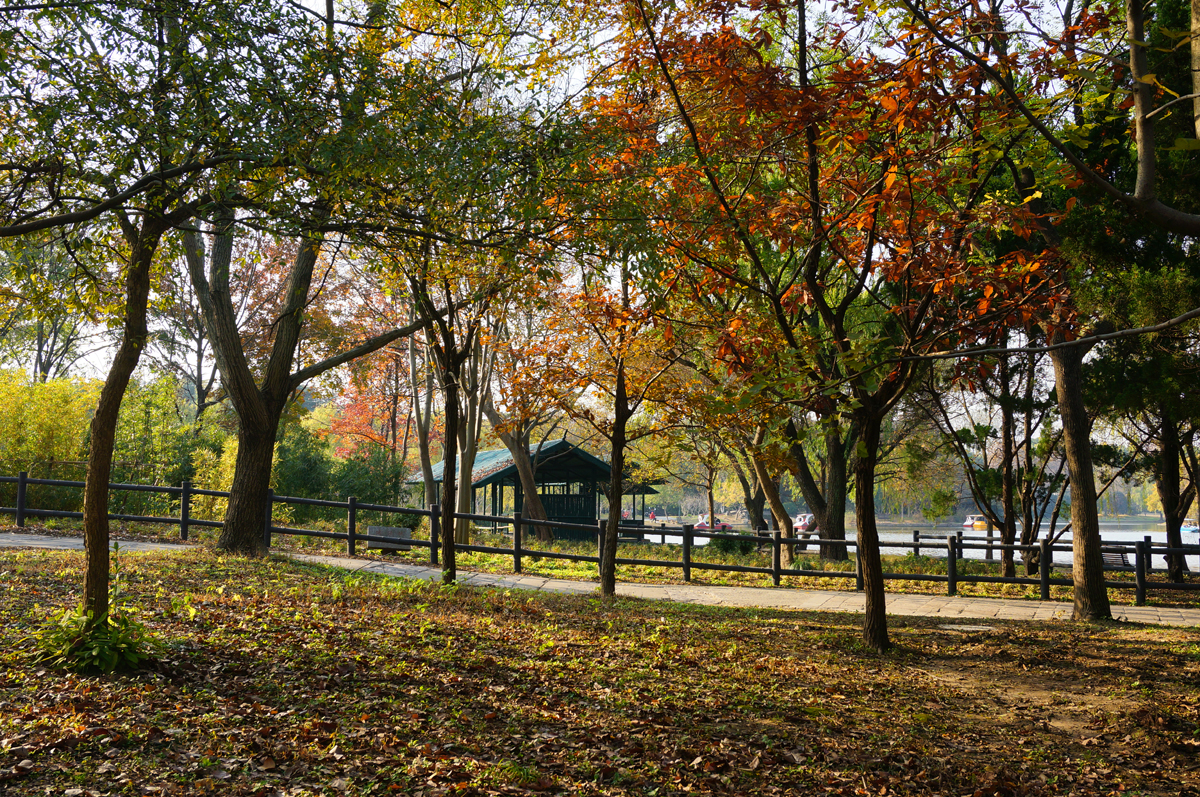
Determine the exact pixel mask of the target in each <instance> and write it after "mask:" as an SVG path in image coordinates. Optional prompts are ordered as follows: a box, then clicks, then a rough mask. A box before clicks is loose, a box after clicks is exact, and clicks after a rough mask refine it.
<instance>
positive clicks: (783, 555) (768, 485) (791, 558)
mask: <svg viewBox="0 0 1200 797" xmlns="http://www.w3.org/2000/svg"><path fill="white" fill-rule="evenodd" d="M750 462H751V464H752V465H753V466H754V475H755V476H757V477H758V483H759V485H760V486H761V487H762V489H763V493H764V494H765V495H766V497H767V506H769V507H771V515H772V517H774V518H775V527H776V528H777V529H779V531H780V535H781V536H782V537H785V538H790V537H791V536H792V518H791V516H790V515H789V514H788V511H787V509H785V508H784V506H783V501H782V500H781V499H780V498H779V490H778V488H777V487H776V485H775V480H774V479H772V478H771V474H769V473H768V472H767V466H766V465H765V464H764V463H763V461H762V459H761V458H760V457H759V456H757V455H756V454H751V455H750ZM780 548H781V550H780V556H779V564H780V566H781V567H789V568H790V567H791V566H792V565H793V564H795V561H796V555H795V551H793V550H792V546H791V545H783V546H780Z"/></svg>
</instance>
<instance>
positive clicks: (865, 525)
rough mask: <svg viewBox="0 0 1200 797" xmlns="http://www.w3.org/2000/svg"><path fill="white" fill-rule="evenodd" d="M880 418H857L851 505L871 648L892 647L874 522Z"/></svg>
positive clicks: (865, 629) (865, 638)
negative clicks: (856, 530)
mask: <svg viewBox="0 0 1200 797" xmlns="http://www.w3.org/2000/svg"><path fill="white" fill-rule="evenodd" d="M881 425H882V419H881V418H879V417H876V416H874V415H868V414H864V415H863V416H862V417H860V418H859V424H858V430H859V437H858V445H857V447H856V448H857V453H856V455H855V457H854V506H855V517H856V522H857V525H858V561H859V567H861V568H862V574H863V590H864V591H865V593H866V608H865V614H864V617H863V641H864V642H866V643H867V645H869V646H870V647H871V648H872V649H873V650H876V651H879V652H881V653H882V652H883V651H886V650H887V649H888V648H889V647H891V641H890V640H889V639H888V629H887V597H886V595H885V594H884V588H883V586H884V585H883V561H882V559H881V558H880V556H879V529H878V528H877V527H876V525H875V465H876V460H877V458H878V456H879V435H880V427H881Z"/></svg>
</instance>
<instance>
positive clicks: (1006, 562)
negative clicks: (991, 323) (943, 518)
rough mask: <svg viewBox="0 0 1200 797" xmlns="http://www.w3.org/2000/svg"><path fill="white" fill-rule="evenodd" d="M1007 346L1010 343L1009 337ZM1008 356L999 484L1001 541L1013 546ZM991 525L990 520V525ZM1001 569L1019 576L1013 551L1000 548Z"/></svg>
mask: <svg viewBox="0 0 1200 797" xmlns="http://www.w3.org/2000/svg"><path fill="white" fill-rule="evenodd" d="M1005 345H1006V346H1007V345H1008V339H1007V336H1006V337H1005ZM1008 380H1009V370H1008V357H1002V358H1001V359H1000V401H1001V404H1000V436H1001V438H1002V440H1003V447H1004V451H1003V455H1002V456H1003V470H1002V472H1001V483H1000V503H1001V504H1002V506H1003V508H1004V518H1003V521H1004V522H1003V524H1002V525H1001V526H1000V543H1001V544H1002V545H1012V544H1014V543H1015V542H1016V540H1017V510H1016V501H1015V495H1014V492H1015V489H1016V474H1015V472H1014V471H1015V470H1016V465H1017V463H1016V462H1015V458H1016V452H1015V450H1014V449H1015V448H1016V445H1015V440H1014V437H1015V435H1016V428H1015V423H1016V420H1015V418H1014V417H1013V396H1012V391H1011V390H1010V389H1009V384H1008ZM990 524H991V522H990V520H989V525H990ZM1000 568H1001V571H1002V574H1003V575H1004V577H1006V578H1014V577H1015V576H1016V575H1017V568H1016V563H1015V562H1014V560H1013V550H1012V549H1011V548H1003V549H1001V551H1000Z"/></svg>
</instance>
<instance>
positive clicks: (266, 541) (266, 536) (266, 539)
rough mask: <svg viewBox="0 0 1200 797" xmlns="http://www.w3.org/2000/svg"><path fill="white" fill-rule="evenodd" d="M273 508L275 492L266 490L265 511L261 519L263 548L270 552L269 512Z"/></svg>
mask: <svg viewBox="0 0 1200 797" xmlns="http://www.w3.org/2000/svg"><path fill="white" fill-rule="evenodd" d="M274 508H275V491H274V490H267V509H266V512H265V513H264V515H265V516H264V517H263V548H265V549H266V550H268V551H269V550H271V512H272V510H273V509H274Z"/></svg>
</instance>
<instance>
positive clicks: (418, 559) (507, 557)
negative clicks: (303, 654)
mask: <svg viewBox="0 0 1200 797" xmlns="http://www.w3.org/2000/svg"><path fill="white" fill-rule="evenodd" d="M304 525H305V526H311V527H312V528H319V529H321V530H325V531H341V532H345V527H344V524H342V525H341V526H338V525H337V524H327V523H322V522H308V521H306V522H305V523H304ZM43 528H49V529H50V531H51V532H52V533H58V534H63V535H66V536H82V529H81V527H80V526H79V524H78V521H65V522H64V521H59V522H58V523H57V524H55V525H54V526H52V527H43ZM360 528H361V529H364V530H365V528H366V525H365V523H363V524H360ZM9 530H15V529H11V528H10V529H9ZM25 530H26V531H31V532H37V531H40V530H41V528H38V527H30V528H27V529H25ZM112 536H113V538H114V539H134V540H142V541H157V542H169V543H179V542H180V540H179V529H178V527H174V526H156V525H151V524H142V523H138V524H133V523H114V524H113V533H112ZM190 537H191V539H190V540H189V541H190V542H192V543H195V544H198V545H212V544H214V543H215V542H216V538H217V532H216V531H214V530H212V529H193V530H192V531H191V535H190ZM414 537H416V538H418V539H428V532H427V531H425V530H424V529H418V530H417V531H416V532H415V533H414ZM472 542H473V543H475V544H479V545H490V546H494V547H497V548H509V549H511V546H512V539H511V537H509V536H506V535H504V534H496V533H492V532H490V531H489V530H487V529H476V530H475V532H474V533H473V535H472ZM271 545H272V550H277V551H286V552H297V553H311V554H325V555H334V556H344V555H346V543H345V542H344V541H342V540H335V539H327V538H321V537H302V536H292V535H284V534H275V535H273V536H272V540H271ZM523 547H524V548H525V549H526V550H529V551H530V554H529V555H527V556H525V557H523V561H522V566H523V572H524V573H527V574H530V575H535V576H543V577H546V578H564V579H572V580H577V581H594V580H596V579H597V578H598V575H597V570H596V565H595V564H594V563H589V562H575V561H571V560H566V559H554V558H547V557H542V558H538V557H537V556H536V550H538V549H539V547H540V549H541V550H544V551H553V552H559V553H571V554H578V555H584V556H594V555H595V553H596V550H595V545H594V544H592V543H583V542H570V541H555V542H552V543H548V544H544V543H538V542H537V541H536V540H532V539H529V538H528V537H526V538H525V540H524V542H523ZM931 547H932V546H931ZM357 555H358V556H360V557H363V558H374V559H381V560H386V561H396V562H404V563H413V564H422V565H427V564H429V551H428V549H427V548H413V549H412V550H410V551H407V552H394V553H386V554H385V553H383V552H380V551H368V550H367V546H366V544H365V543H362V542H360V543H359V545H358V548H357ZM617 556H618V558H625V559H661V560H665V561H673V562H679V561H681V560H682V545H677V544H667V545H659V544H657V543H654V544H648V543H623V544H622V545H620V546H619V548H618V552H617ZM852 556H853V554H852ZM1058 556H1059V561H1058V568H1057V569H1056V570H1055V571H1054V575H1055V577H1056V578H1070V568H1069V566H1068V565H1069V562H1067V561H1065V558H1066V555H1065V554H1063V553H1059V554H1058ZM692 561H693V564H694V565H698V566H696V567H694V568H693V570H692V582H693V583H697V584H711V585H714V586H745V587H770V586H772V584H773V582H772V579H771V576H770V574H761V573H739V572H729V571H716V570H704V569H703V568H702V565H703V564H704V563H714V564H726V565H730V564H731V565H744V566H752V567H770V564H771V560H770V553H769V548H767V547H764V548H763V549H762V551H754V552H752V553H750V554H747V555H738V554H727V553H721V552H718V551H715V550H713V549H711V548H709V547H708V546H700V547H694V548H693V549H692ZM457 565H458V566H459V567H460V568H463V569H467V570H476V571H480V572H487V573H501V574H504V573H512V572H513V557H512V555H511V554H509V553H479V552H467V551H462V552H459V553H458V556H457ZM795 567H796V568H797V569H802V570H821V571H826V572H829V573H830V575H828V576H788V575H786V572H787V571H786V570H785V571H784V573H785V575H784V578H783V580H782V586H783V587H785V588H795V589H824V590H853V589H854V588H855V581H854V579H853V578H852V577H848V576H850V575H851V574H852V573H853V572H854V563H853V559H851V560H847V561H842V562H836V561H823V560H821V558H820V556H819V554H818V553H817V549H816V544H815V543H813V544H811V545H810V548H809V550H808V551H804V550H797V552H796V565H795ZM883 568H884V572H887V573H906V574H930V575H945V573H946V559H945V558H944V557H938V556H926V555H923V556H913V555H906V556H886V555H885V556H883ZM834 573H838V574H840V575H834ZM958 575H959V578H960V579H961V578H962V577H964V576H968V577H969V576H973V575H979V576H989V575H990V576H995V575H1000V565H999V562H988V561H986V560H982V559H962V560H960V561H959V562H958ZM1017 575H1019V576H1023V575H1024V569H1023V566H1022V564H1021V563H1020V561H1018V563H1017ZM1107 576H1108V579H1109V580H1111V581H1120V582H1125V583H1128V584H1129V585H1130V586H1129V588H1122V589H1118V588H1112V589H1110V590H1109V600H1110V601H1111V602H1112V603H1113V604H1117V605H1132V604H1133V602H1134V591H1133V589H1132V586H1133V574H1132V573H1121V572H1110V573H1108V574H1107ZM617 578H618V580H619V581H626V582H638V583H647V584H679V583H683V573H682V570H681V569H680V568H678V567H673V568H660V567H651V566H646V565H620V566H618V568H617ZM1035 578H1036V576H1035ZM1155 579H1162V576H1161V575H1156V576H1154V578H1152V583H1153V581H1154V580H1155ZM886 588H887V590H888V592H894V593H908V594H930V595H945V594H946V584H945V582H937V581H909V580H903V579H889V580H887V581H886ZM958 594H959V595H961V596H964V597H993V598H1013V599H1022V600H1040V588H1039V586H1038V585H1036V584H1032V585H1024V584H972V583H965V582H962V581H960V582H959V584H958ZM1050 598H1051V600H1054V601H1070V600H1072V588H1071V587H1066V586H1052V587H1051V588H1050ZM1147 603H1148V604H1149V605H1151V606H1160V607H1179V608H1195V607H1200V590H1197V591H1168V590H1161V591H1155V590H1153V589H1151V590H1150V591H1149V592H1148V593H1147Z"/></svg>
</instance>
